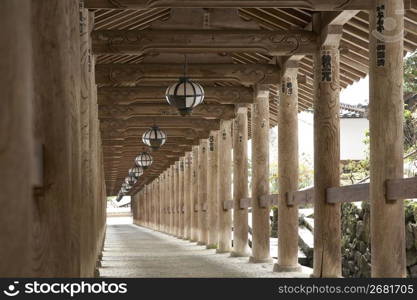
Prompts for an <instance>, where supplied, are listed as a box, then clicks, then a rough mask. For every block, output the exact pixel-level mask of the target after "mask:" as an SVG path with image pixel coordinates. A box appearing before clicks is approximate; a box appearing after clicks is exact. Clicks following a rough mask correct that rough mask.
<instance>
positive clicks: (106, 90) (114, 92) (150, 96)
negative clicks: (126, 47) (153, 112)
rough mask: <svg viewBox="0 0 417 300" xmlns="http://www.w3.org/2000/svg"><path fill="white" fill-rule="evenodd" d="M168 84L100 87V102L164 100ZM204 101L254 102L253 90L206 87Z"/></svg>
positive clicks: (222, 102) (119, 102) (121, 102)
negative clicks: (135, 86)
mask: <svg viewBox="0 0 417 300" xmlns="http://www.w3.org/2000/svg"><path fill="white" fill-rule="evenodd" d="M166 89H167V86H141V87H137V88H113V87H102V88H99V89H98V98H99V104H107V105H109V104H132V103H135V102H146V103H153V102H158V103H161V102H164V103H166V100H165V91H166ZM204 93H205V98H204V102H217V103H221V104H243V103H253V90H252V89H251V88H246V87H204Z"/></svg>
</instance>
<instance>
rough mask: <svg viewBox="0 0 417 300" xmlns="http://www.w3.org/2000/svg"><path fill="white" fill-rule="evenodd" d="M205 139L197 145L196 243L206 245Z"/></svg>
mask: <svg viewBox="0 0 417 300" xmlns="http://www.w3.org/2000/svg"><path fill="white" fill-rule="evenodd" d="M207 146H208V142H207V139H203V140H201V141H200V146H199V147H198V228H199V237H198V245H206V244H207V239H208V227H207V148H208V147H207Z"/></svg>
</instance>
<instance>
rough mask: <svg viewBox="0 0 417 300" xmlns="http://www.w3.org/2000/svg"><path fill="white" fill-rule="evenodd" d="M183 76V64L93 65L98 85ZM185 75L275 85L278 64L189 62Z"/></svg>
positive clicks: (123, 83)
mask: <svg viewBox="0 0 417 300" xmlns="http://www.w3.org/2000/svg"><path fill="white" fill-rule="evenodd" d="M181 76H184V66H183V65H182V64H163V65H162V64H102V65H96V83H97V84H98V85H115V84H119V85H120V84H121V85H126V84H128V85H135V84H138V83H141V82H146V81H148V80H152V81H161V80H162V81H166V80H172V81H173V82H176V81H177V80H178V78H179V77H181ZM188 76H189V77H190V78H192V79H193V80H195V81H211V82H213V81H214V82H216V81H229V82H235V83H238V84H243V85H251V84H254V83H261V84H276V83H277V82H279V80H280V72H279V69H278V67H277V66H274V65H263V64H191V65H189V66H188Z"/></svg>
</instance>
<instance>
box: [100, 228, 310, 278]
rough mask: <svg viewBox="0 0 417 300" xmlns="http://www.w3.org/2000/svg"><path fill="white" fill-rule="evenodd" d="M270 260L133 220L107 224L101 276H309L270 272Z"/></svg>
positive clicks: (307, 274)
mask: <svg viewBox="0 0 417 300" xmlns="http://www.w3.org/2000/svg"><path fill="white" fill-rule="evenodd" d="M272 266H273V264H272V263H268V264H251V263H248V258H231V257H229V254H216V253H215V250H212V249H211V250H207V249H205V247H204V246H197V245H196V244H195V243H190V242H188V241H184V240H180V239H177V238H175V237H172V236H169V235H166V234H163V233H160V232H156V231H152V230H150V229H147V228H142V227H138V226H136V225H132V224H113V225H108V226H107V236H106V242H105V246H104V251H103V261H102V268H100V275H101V276H102V277H123V278H124V277H142V278H143V277H151V278H156V277H169V278H171V277H181V278H185V277H199V278H208V277H212V278H213V277H214V278H220V277H229V278H230V277H241V278H243V277H269V278H271V277H272V278H273V277H277V278H282V277H308V276H309V274H310V273H311V269H309V268H304V269H303V272H302V273H273V272H272Z"/></svg>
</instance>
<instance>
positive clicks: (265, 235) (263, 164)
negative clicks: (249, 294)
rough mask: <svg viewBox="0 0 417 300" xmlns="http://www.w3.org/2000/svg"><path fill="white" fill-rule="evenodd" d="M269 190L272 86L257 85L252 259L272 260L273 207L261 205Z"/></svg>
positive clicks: (254, 131)
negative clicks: (271, 220) (270, 99)
mask: <svg viewBox="0 0 417 300" xmlns="http://www.w3.org/2000/svg"><path fill="white" fill-rule="evenodd" d="M268 194H269V89H268V88H267V87H264V86H256V88H255V102H254V104H253V106H252V232H253V234H252V256H251V257H250V262H253V263H264V262H271V261H272V259H271V257H270V246H269V239H270V228H269V226H270V225H269V223H270V222H269V211H270V207H269V206H267V207H261V206H260V201H259V200H260V199H259V198H260V197H261V196H263V195H268Z"/></svg>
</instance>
